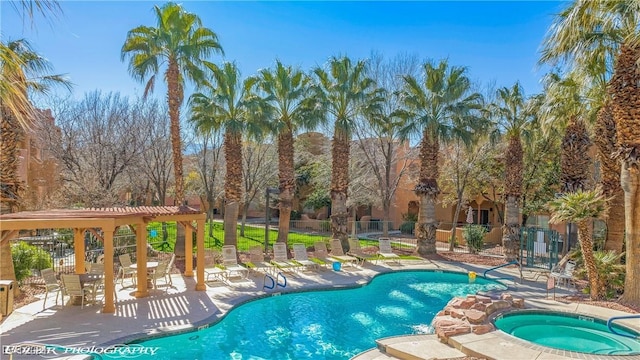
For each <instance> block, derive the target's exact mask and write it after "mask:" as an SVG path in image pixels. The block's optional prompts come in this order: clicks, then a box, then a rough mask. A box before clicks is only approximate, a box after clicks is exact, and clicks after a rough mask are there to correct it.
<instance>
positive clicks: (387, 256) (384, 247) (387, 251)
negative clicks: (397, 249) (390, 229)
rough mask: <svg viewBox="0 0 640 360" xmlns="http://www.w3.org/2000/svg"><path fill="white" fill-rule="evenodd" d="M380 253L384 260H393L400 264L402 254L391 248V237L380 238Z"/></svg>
mask: <svg viewBox="0 0 640 360" xmlns="http://www.w3.org/2000/svg"><path fill="white" fill-rule="evenodd" d="M378 255H379V256H380V257H381V258H382V260H385V261H386V260H391V261H393V262H395V263H397V264H398V265H399V264H400V256H399V255H398V254H396V253H394V252H393V250H391V239H389V238H380V239H378Z"/></svg>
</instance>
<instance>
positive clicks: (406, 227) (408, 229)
mask: <svg viewBox="0 0 640 360" xmlns="http://www.w3.org/2000/svg"><path fill="white" fill-rule="evenodd" d="M415 228H416V222H415V221H405V222H403V223H402V224H400V232H401V233H403V234H413V231H414V230H415Z"/></svg>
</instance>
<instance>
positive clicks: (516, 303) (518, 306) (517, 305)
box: [512, 298, 524, 309]
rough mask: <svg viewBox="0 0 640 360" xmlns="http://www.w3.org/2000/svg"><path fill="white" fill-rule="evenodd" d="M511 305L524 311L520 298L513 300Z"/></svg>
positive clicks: (522, 300)
mask: <svg viewBox="0 0 640 360" xmlns="http://www.w3.org/2000/svg"><path fill="white" fill-rule="evenodd" d="M512 305H513V307H514V308H517V309H524V299H520V298H517V299H513V302H512Z"/></svg>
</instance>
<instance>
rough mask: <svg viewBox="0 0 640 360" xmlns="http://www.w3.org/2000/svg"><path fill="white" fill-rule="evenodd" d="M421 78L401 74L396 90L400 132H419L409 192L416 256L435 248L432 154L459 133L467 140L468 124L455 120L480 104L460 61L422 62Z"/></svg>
mask: <svg viewBox="0 0 640 360" xmlns="http://www.w3.org/2000/svg"><path fill="white" fill-rule="evenodd" d="M422 75H423V79H422V82H419V81H418V80H417V79H416V78H414V77H413V76H411V75H407V76H404V88H403V90H402V103H403V106H404V111H403V113H404V114H403V116H404V117H405V118H406V123H405V125H404V127H403V128H402V129H401V134H402V136H403V137H408V136H409V135H411V134H421V135H422V139H421V141H420V174H419V178H418V184H417V185H416V187H415V190H414V191H415V193H416V195H418V197H419V198H420V210H419V213H418V221H417V222H416V237H417V239H418V246H417V248H416V252H417V253H418V254H419V255H421V256H426V255H430V254H435V252H436V230H437V224H438V222H437V220H436V217H435V215H436V210H435V205H436V199H437V196H438V194H439V193H440V189H439V187H438V181H437V179H438V173H439V164H438V154H439V153H440V143H441V142H445V143H446V142H448V141H450V140H451V139H454V138H459V139H461V140H463V141H465V142H466V141H468V140H469V137H470V136H469V135H470V134H471V133H470V131H469V130H470V128H469V127H467V126H460V125H462V124H460V121H461V120H466V119H468V117H469V115H470V114H471V113H472V112H473V111H474V110H478V109H480V108H481V106H482V96H481V95H480V94H479V93H477V92H472V90H471V80H470V79H469V78H468V77H467V69H466V68H464V67H458V66H452V67H450V66H449V64H448V62H447V61H446V60H441V61H440V63H438V64H435V63H432V62H427V63H425V64H424V65H423V74H422Z"/></svg>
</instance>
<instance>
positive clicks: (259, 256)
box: [249, 245, 276, 275]
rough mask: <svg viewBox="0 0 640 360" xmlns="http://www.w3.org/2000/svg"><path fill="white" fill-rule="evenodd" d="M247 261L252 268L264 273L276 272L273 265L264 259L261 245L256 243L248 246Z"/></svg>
mask: <svg viewBox="0 0 640 360" xmlns="http://www.w3.org/2000/svg"><path fill="white" fill-rule="evenodd" d="M249 261H250V262H251V265H252V266H253V268H252V270H254V271H262V272H264V273H265V274H274V275H275V273H276V271H275V269H276V267H275V265H273V264H272V263H270V262H267V261H265V260H264V252H262V246H260V245H256V246H252V247H250V248H249Z"/></svg>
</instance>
